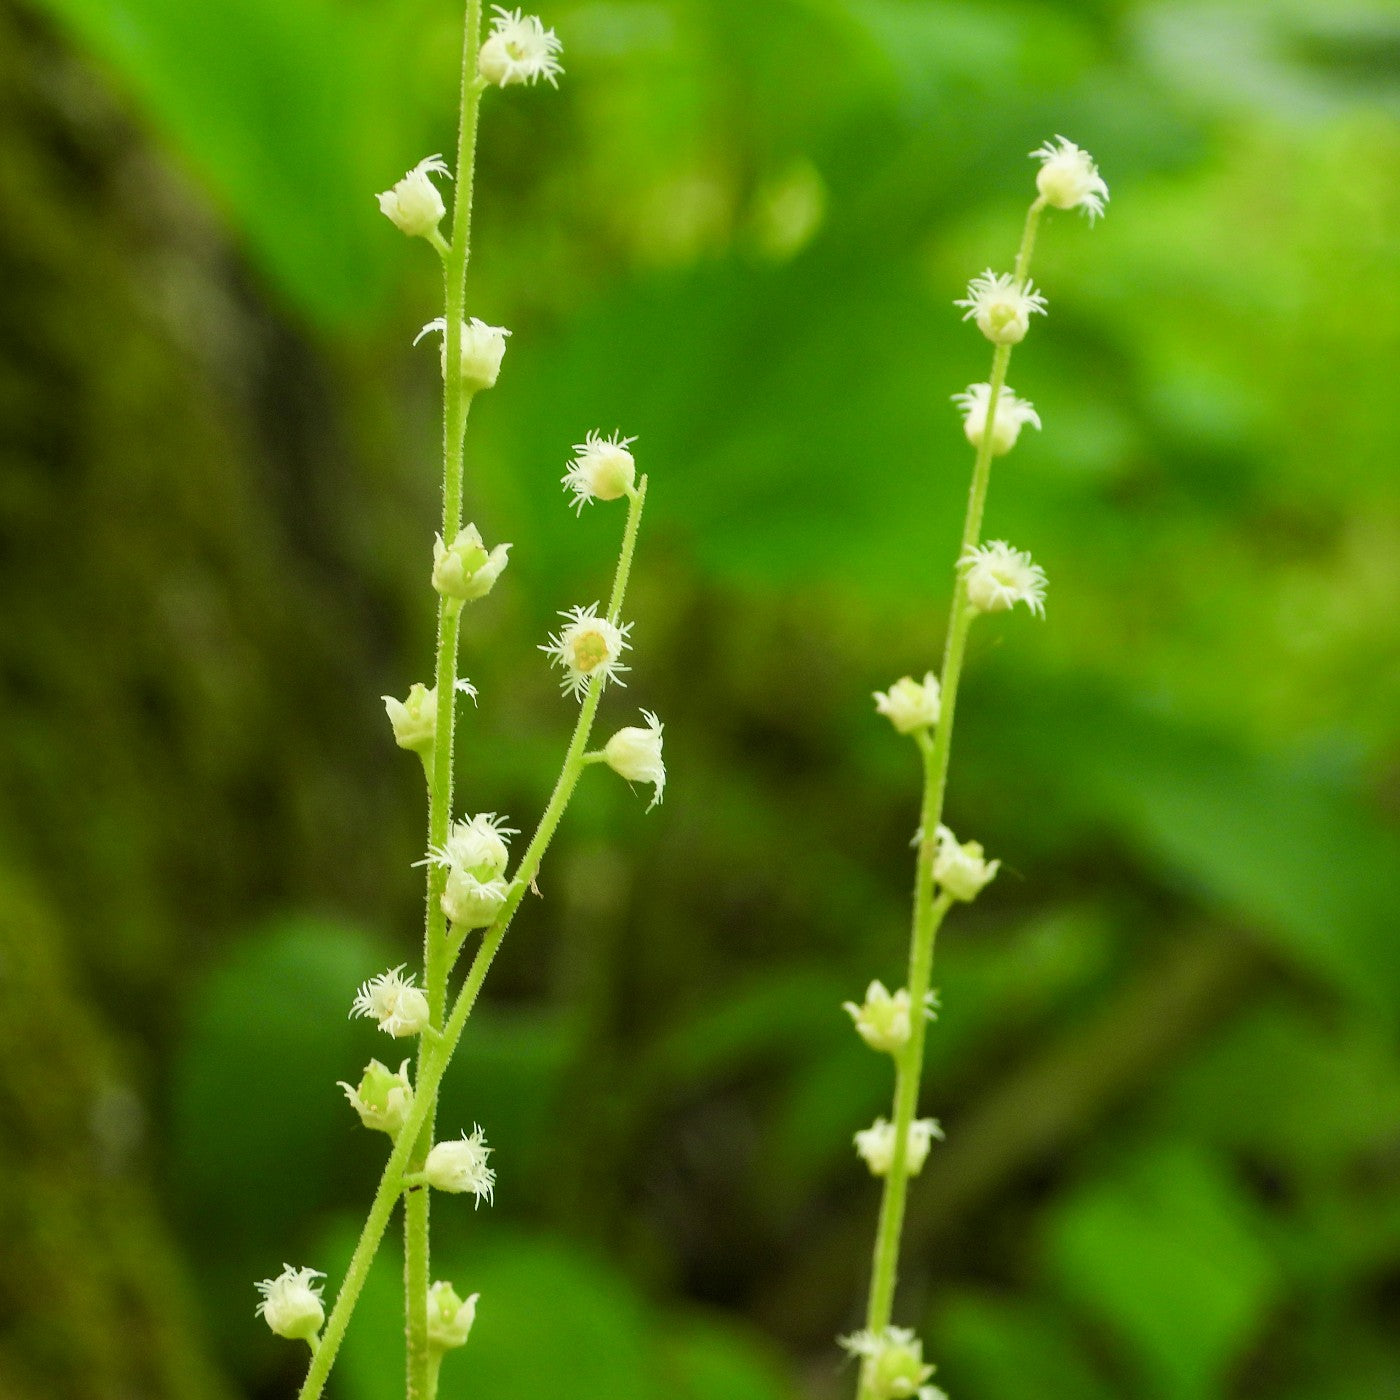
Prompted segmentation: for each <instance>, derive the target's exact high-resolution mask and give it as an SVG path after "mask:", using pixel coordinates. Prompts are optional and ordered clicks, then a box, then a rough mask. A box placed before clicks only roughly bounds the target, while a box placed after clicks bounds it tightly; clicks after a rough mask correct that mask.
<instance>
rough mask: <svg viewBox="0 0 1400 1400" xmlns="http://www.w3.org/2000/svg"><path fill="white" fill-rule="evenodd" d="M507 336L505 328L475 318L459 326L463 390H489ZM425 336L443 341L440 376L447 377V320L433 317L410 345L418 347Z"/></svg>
mask: <svg viewBox="0 0 1400 1400" xmlns="http://www.w3.org/2000/svg"><path fill="white" fill-rule="evenodd" d="M509 334H510V332H509V331H508V330H506V328H505V327H504V326H488V325H487V324H486V322H485V321H478V320H477V318H476V317H475V316H473V317H472V318H471V320H470V321H463V322H462V358H461V365H462V387H463V388H464V389H467V390H469V391H470V392H471V393H473V394H475V393H476V392H477V391H478V390H480V389H489V388H491V387H492V385H494V384H495V382H496V380H497V378H498V377H499V376H500V373H501V361H502V360H503V359H505V356H506V337H507V336H508V335H509ZM425 335H440V336H441V337H442V350H441V353H440V357H439V358H440V359H441V361H442V373H443V376H444V377H446V375H447V320H446V318H445V317H442V316H435V317H433V319H432V320H431V321H429V322H428V324H427V325H426V326H424V327H423V329H422V330H421V331H419V332H418V334H417V335H415V336H414V337H413V343H414V344H415V345H417V344H418V342H419V341H420V340H422V339H423V337H424V336H425Z"/></svg>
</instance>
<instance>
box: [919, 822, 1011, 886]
mask: <svg viewBox="0 0 1400 1400" xmlns="http://www.w3.org/2000/svg"><path fill="white" fill-rule="evenodd" d="M935 834H936V836H937V840H938V850H937V853H936V854H935V856H934V859H933V878H934V879H935V880H937V881H938V883H939V885H940V886H941V887H942V889H943V891H944V893H945V894H949V895H951V896H952V897H953V898H954V899H960V900H963V901H964V902H966V901H968V900H973V899H976V898H977V896H978V895H979V894H980V893H981V892H982V890H983V888H984V887H985V886H987V885H989V884H991V882H992V880H993V879H994V878H995V877H996V873H997V871H998V870H1000V869H1001V862H1000V861H999V860H987V859H986V857H985V853H984V852H983V850H982V843H981V842H980V841H967V842H962V843H960V842H959V841H958V838H957V837H956V836H954V835H953V833H952V832H951V831H950V830H949V829H948V828H947V827H946V826H940V827H939V828H938V829H937V832H936V833H935Z"/></svg>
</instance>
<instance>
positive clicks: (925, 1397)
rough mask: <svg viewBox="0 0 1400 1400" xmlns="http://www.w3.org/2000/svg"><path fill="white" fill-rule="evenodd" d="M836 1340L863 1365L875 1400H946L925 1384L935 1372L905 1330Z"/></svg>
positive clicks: (915, 1339)
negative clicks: (915, 1399)
mask: <svg viewBox="0 0 1400 1400" xmlns="http://www.w3.org/2000/svg"><path fill="white" fill-rule="evenodd" d="M838 1340H839V1342H840V1344H841V1346H842V1347H844V1348H845V1349H846V1351H848V1352H850V1354H851V1355H852V1356H858V1357H860V1358H861V1360H862V1361H864V1362H865V1363H866V1365H867V1367H868V1368H869V1369H868V1371H867V1372H866V1373H865V1374H866V1375H867V1378H868V1383H869V1386H870V1390H871V1394H872V1395H873V1396H874V1397H875V1400H913V1397H917V1400H948V1397H947V1396H946V1395H944V1393H943V1392H942V1391H941V1390H939V1389H938V1387H937V1386H932V1385H926V1384H925V1382H926V1381H927V1380H928V1378H929V1377H930V1376H931V1375H933V1373H934V1370H935V1369H936V1368H935V1367H933V1366H930V1365H929V1364H928V1363H926V1362H925V1361H924V1344H923V1343H922V1342H921V1341H920V1340H919V1338H918V1337H917V1336H916V1335H915V1334H914V1332H913V1331H911V1330H910V1329H909V1328H908V1327H886V1328H885V1330H884V1331H883V1332H879V1333H876V1332H871V1331H868V1330H867V1331H862V1332H856V1333H853V1334H852V1335H851V1336H849V1337H841V1338H839V1339H838Z"/></svg>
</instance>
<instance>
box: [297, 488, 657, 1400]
mask: <svg viewBox="0 0 1400 1400" xmlns="http://www.w3.org/2000/svg"><path fill="white" fill-rule="evenodd" d="M646 490H647V479H646V477H642V479H641V480H640V481H639V482H638V483H637V489H636V491H635V492H634V494H633V495H632V498H631V502H630V505H629V509H628V512H627V525H626V530H625V533H624V535H623V541H622V551H621V554H620V555H619V557H618V561H617V570H616V572H615V573H614V575H613V586H612V593H611V594H610V596H609V599H608V619H609V621H611V622H612V623H613V624H614V625H616V624H617V623H618V622H619V621H620V619H621V616H622V604H623V600H624V599H625V597H626V595H627V580H628V577H629V576H630V574H631V570H632V559H633V556H634V554H635V553H636V546H637V531H638V527H639V526H640V524H641V519H642V506H643V504H644V503H645V500H646ZM602 690H603V685H602V681H601V679H600V678H598V677H594V678H593V679H592V680H591V681H589V683H588V690H587V691H586V692H585V694H584V698H583V704H582V705H581V706H580V708H579V715H578V721H577V723H576V724H575V725H574V732H573V735H572V737H571V738H570V740H569V748H568V752H567V753H566V755H565V758H564V765H563V768H562V769H561V770H560V773H559V780H558V782H557V783H556V784H555V785H554V791H553V793H552V794H551V795H550V799H549V804H548V806H546V808H545V810H544V815H543V816H541V817H540V821H539V825H538V826H537V827H536V828H535V834H534V835H533V836H532V837H531V838H530V844H529V845H528V846H527V847H526V848H525V854H524V855H523V856H522V857H521V858H520V865H519V868H518V869H517V870H516V872H515V878H514V879H513V880H512V881H511V885H510V892H509V893H508V894H507V896H506V902H505V904H504V905H502V907H501V912H500V913H499V914H497V915H496V919H495V922H493V923H492V925H491V926H490V928H488V929H487V930H486V932H485V934H484V936H483V937H482V941H481V947H480V948H478V949H477V953H476V957H475V958H473V959H472V965H471V968H470V969H469V970H468V972H467V978H466V981H465V982H464V983H463V986H462V990H461V991H460V992H459V993H458V994H457V999H456V1001H455V1002H454V1003H453V1005H452V1012H451V1015H450V1016H448V1018H447V1021H446V1024H445V1025H444V1026H443V1029H442V1032H441V1034H440V1035H439V1036H437V1037H436V1038H433V1039H425V1040H424V1043H423V1045H422V1047H421V1053H420V1055H419V1070H418V1080H417V1082H416V1084H415V1085H414V1098H413V1106H412V1107H411V1108H410V1109H409V1113H408V1117H407V1119H406V1120H405V1121H404V1125H403V1127H402V1128H401V1129H400V1131H399V1135H398V1138H397V1139H396V1140H395V1143H394V1148H393V1151H392V1152H390V1154H389V1160H388V1161H387V1162H386V1163H385V1164H384V1172H383V1175H381V1177H380V1178H379V1186H378V1188H377V1189H376V1190H375V1193H374V1200H373V1201H372V1202H371V1203H370V1208H369V1215H368V1217H367V1218H366V1220H365V1224H364V1228H363V1229H362V1230H361V1232H360V1238H359V1241H358V1242H357V1243H356V1245H355V1252H354V1253H353V1254H352V1255H351V1257H350V1267H349V1268H348V1269H347V1270H346V1271H345V1281H344V1282H343V1283H342V1284H341V1286H340V1292H339V1293H338V1294H337V1295H336V1300H335V1306H334V1307H333V1308H332V1309H331V1315H330V1317H329V1318H327V1319H326V1326H325V1330H324V1331H323V1332H322V1333H321V1345H320V1349H319V1350H318V1351H317V1352H316V1355H315V1357H314V1358H313V1359H312V1363H311V1368H310V1370H309V1371H308V1372H307V1375H306V1380H305V1381H304V1382H303V1383H302V1387H301V1390H300V1391H298V1393H297V1400H319V1398H320V1396H321V1393H322V1392H323V1390H324V1389H325V1385H326V1378H327V1377H328V1376H329V1375H330V1372H331V1367H332V1365H334V1363H335V1357H336V1353H337V1352H338V1351H339V1350H340V1344H341V1342H342V1341H343V1340H344V1337H345V1329H346V1328H347V1327H348V1326H349V1325H350V1318H351V1316H352V1315H353V1313H354V1311H355V1304H356V1303H357V1302H358V1301H359V1297H360V1293H361V1291H362V1290H363V1288H364V1286H365V1279H366V1278H367V1277H368V1276H369V1269H370V1265H371V1264H372V1263H373V1262H374V1255H375V1252H376V1251H377V1250H378V1248H379V1244H380V1241H381V1240H382V1239H383V1238H384V1232H385V1230H386V1229H387V1228H388V1226H389V1220H390V1218H391V1217H392V1215H393V1213H394V1204H395V1202H396V1201H397V1200H398V1198H399V1196H400V1194H401V1193H402V1191H403V1186H404V1176H405V1175H406V1174H409V1173H410V1172H411V1171H412V1169H411V1168H410V1167H409V1156H410V1152H411V1149H412V1147H413V1145H414V1144H415V1143H416V1142H417V1141H418V1140H419V1139H420V1138H421V1136H422V1134H423V1132H424V1131H425V1129H427V1128H428V1123H429V1118H430V1114H431V1112H432V1108H433V1106H434V1105H435V1103H436V1101H437V1091H438V1086H439V1085H440V1084H441V1083H442V1076H443V1074H444V1073H445V1072H446V1070H447V1066H448V1063H449V1061H450V1060H451V1059H452V1055H453V1052H454V1051H455V1050H456V1048H457V1043H458V1041H459V1040H461V1038H462V1031H463V1030H464V1029H465V1027H466V1024H467V1018H468V1017H469V1016H470V1015H471V1013H472V1008H473V1007H474V1006H475V1005H476V998H477V995H478V993H479V992H480V991H481V984H482V983H483V982H484V981H485V980H486V974H487V972H488V971H489V970H490V967H491V961H492V959H493V958H494V957H495V956H496V951H497V949H499V948H500V946H501V941H502V940H503V939H504V938H505V936H506V930H507V929H508V928H509V927H510V924H511V920H512V919H513V918H514V917H515V912H516V910H517V909H519V907H520V902H521V900H522V899H523V898H524V897H525V891H526V890H528V889H529V888H530V887H531V886H532V885H533V884H534V881H535V876H536V875H538V874H539V869H540V863H541V862H542V861H543V859H544V854H545V851H546V850H547V849H548V847H549V843H550V840H551V838H552V837H553V835H554V833H555V831H557V830H558V827H559V823H560V821H561V820H562V819H563V816H564V811H565V809H566V808H567V807H568V805H569V799H570V798H571V797H572V796H573V792H574V788H575V786H576V785H577V783H578V780H579V775H580V774H581V773H582V772H583V769H584V767H585V764H584V755H585V753H586V752H587V750H588V739H589V735H590V733H591V732H592V729H593V718H594V716H595V715H596V714H597V712H598V702H599V700H600V699H601V698H602ZM425 1194H426V1191H424V1190H423V1189H422V1188H419V1189H417V1190H414V1191H411V1192H410V1193H409V1198H410V1200H411V1199H412V1198H413V1197H414V1196H418V1195H425Z"/></svg>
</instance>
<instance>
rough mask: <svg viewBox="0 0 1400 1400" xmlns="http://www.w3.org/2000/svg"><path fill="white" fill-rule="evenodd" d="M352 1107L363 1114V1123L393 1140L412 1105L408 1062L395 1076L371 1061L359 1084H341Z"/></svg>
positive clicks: (385, 1067) (342, 1082)
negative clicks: (386, 1134)
mask: <svg viewBox="0 0 1400 1400" xmlns="http://www.w3.org/2000/svg"><path fill="white" fill-rule="evenodd" d="M340 1088H342V1089H344V1090H345V1097H346V1098H347V1099H349V1100H350V1106H351V1107H352V1108H353V1109H354V1110H355V1112H356V1113H358V1114H359V1115H360V1122H361V1123H363V1124H364V1125H365V1127H367V1128H370V1129H373V1130H374V1131H375V1132H379V1133H388V1134H389V1136H390V1137H393V1136H394V1135H395V1134H396V1133H397V1132H398V1130H399V1129H400V1128H401V1127H403V1122H404V1119H405V1118H407V1117H408V1110H409V1109H410V1108H411V1107H412V1106H413V1085H412V1084H411V1083H410V1082H409V1078H408V1061H407V1060H405V1061H404V1062H403V1063H402V1064H401V1065H400V1066H399V1069H398V1073H397V1074H395V1073H394V1072H393V1071H392V1070H391V1069H390V1068H389V1067H388V1066H387V1065H381V1064H380V1063H379V1061H378V1060H371V1061H370V1062H369V1064H367V1065H366V1066H365V1072H364V1074H363V1075H361V1076H360V1082H359V1083H358V1084H354V1085H352V1084H347V1083H345V1081H344V1080H341V1081H340Z"/></svg>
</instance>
